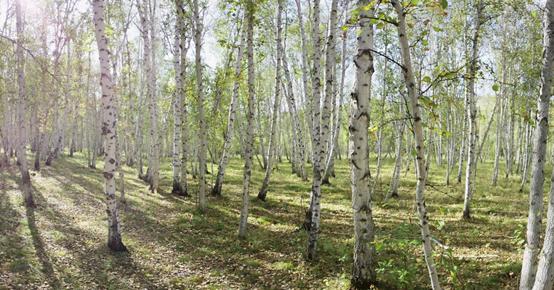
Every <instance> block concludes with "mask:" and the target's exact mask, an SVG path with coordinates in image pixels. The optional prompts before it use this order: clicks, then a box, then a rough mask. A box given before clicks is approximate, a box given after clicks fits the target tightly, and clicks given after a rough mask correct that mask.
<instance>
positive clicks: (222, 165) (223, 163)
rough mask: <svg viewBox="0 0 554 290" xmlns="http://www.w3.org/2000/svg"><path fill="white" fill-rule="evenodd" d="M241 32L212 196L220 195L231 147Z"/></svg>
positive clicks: (242, 47) (237, 88) (237, 95)
mask: <svg viewBox="0 0 554 290" xmlns="http://www.w3.org/2000/svg"><path fill="white" fill-rule="evenodd" d="M241 33H242V35H243V36H242V37H241V43H240V45H239V47H238V51H237V58H236V60H235V68H234V69H235V75H234V77H235V81H234V84H233V94H232V96H231V104H229V114H228V118H227V128H226V129H225V139H224V141H223V151H222V152H221V157H220V159H219V164H218V167H217V177H216V179H215V184H214V187H213V188H212V195H213V196H221V188H222V185H223V177H224V176H225V169H226V167H227V163H228V161H229V150H230V149H231V142H232V141H233V133H234V126H235V117H236V110H237V103H238V97H239V84H240V75H241V71H242V70H241V68H242V66H241V64H242V55H243V51H244V36H245V33H244V32H241Z"/></svg>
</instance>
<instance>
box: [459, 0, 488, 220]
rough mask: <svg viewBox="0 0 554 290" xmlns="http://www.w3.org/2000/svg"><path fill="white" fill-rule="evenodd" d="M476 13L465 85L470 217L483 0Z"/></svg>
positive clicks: (466, 203) (467, 213) (466, 191)
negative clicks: (476, 88) (467, 76)
mask: <svg viewBox="0 0 554 290" xmlns="http://www.w3.org/2000/svg"><path fill="white" fill-rule="evenodd" d="M476 8H477V15H476V18H475V28H474V30H475V32H474V35H473V39H472V53H471V59H470V61H469V71H468V75H469V79H468V80H467V87H466V102H467V109H468V112H467V115H468V117H469V140H468V141H469V142H468V148H467V149H468V150H467V164H466V178H465V187H464V209H463V214H462V216H463V218H464V219H469V218H471V199H472V198H473V191H474V186H475V185H474V181H475V177H474V176H475V172H474V171H475V169H476V166H475V165H476V164H475V163H476V161H477V160H476V158H475V157H476V152H475V149H476V148H475V147H476V144H477V140H478V132H477V106H476V102H475V77H476V75H477V70H478V67H477V61H478V57H479V36H480V30H481V24H482V18H483V15H482V13H483V9H484V6H483V1H482V0H479V2H478V3H477V7H476Z"/></svg>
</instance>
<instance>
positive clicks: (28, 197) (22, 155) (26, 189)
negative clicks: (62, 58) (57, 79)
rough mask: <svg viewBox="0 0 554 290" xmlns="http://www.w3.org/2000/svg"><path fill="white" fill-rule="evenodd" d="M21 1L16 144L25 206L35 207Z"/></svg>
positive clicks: (17, 14) (17, 11)
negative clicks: (29, 158) (29, 159)
mask: <svg viewBox="0 0 554 290" xmlns="http://www.w3.org/2000/svg"><path fill="white" fill-rule="evenodd" d="M21 14H22V12H21V2H20V0H16V1H15V21H16V24H15V25H16V31H17V40H16V48H15V50H16V51H15V56H16V63H17V123H18V124H17V125H18V127H17V129H16V130H17V135H16V140H17V143H16V145H15V147H16V148H15V150H16V155H17V161H18V164H19V172H20V173H21V192H22V193H23V199H24V200H25V206H27V207H28V208H34V207H35V202H34V200H33V191H32V186H31V176H30V175H29V167H28V164H27V156H26V150H25V143H26V138H25V133H26V132H27V128H26V127H27V126H26V124H27V122H26V121H25V107H26V100H25V99H26V92H25V57H24V55H23V44H22V43H21V42H22V41H23V25H24V24H23V16H22V15H21Z"/></svg>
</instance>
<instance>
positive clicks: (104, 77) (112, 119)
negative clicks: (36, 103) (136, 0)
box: [92, 0, 127, 252]
mask: <svg viewBox="0 0 554 290" xmlns="http://www.w3.org/2000/svg"><path fill="white" fill-rule="evenodd" d="M92 5H93V20H94V27H95V30H94V31H95V35H96V43H97V46H98V58H99V60H100V71H101V76H100V86H101V88H102V98H101V101H102V137H103V139H104V151H105V153H104V170H103V171H104V180H105V186H104V190H105V194H106V204H107V210H106V213H107V214H108V247H109V248H110V249H111V250H113V251H118V252H119V251H126V250H127V249H126V247H125V245H123V242H122V240H121V234H120V230H119V217H118V211H117V201H116V198H115V190H116V189H115V171H116V167H117V164H116V143H117V140H116V135H115V130H116V122H117V109H116V103H117V101H116V100H117V99H116V96H115V94H114V91H113V84H112V77H111V72H110V52H109V50H108V38H107V37H106V34H105V25H104V5H105V3H104V1H103V0H94V1H93V3H92Z"/></svg>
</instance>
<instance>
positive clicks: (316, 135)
mask: <svg viewBox="0 0 554 290" xmlns="http://www.w3.org/2000/svg"><path fill="white" fill-rule="evenodd" d="M313 3H314V4H313V9H312V11H313V26H312V40H313V45H314V50H313V56H312V59H313V69H312V86H313V88H312V94H313V95H312V108H311V109H312V155H313V156H312V162H313V165H312V168H313V178H312V192H311V198H310V207H309V209H308V212H307V214H306V217H307V220H306V221H305V223H304V224H305V225H306V224H307V225H308V226H307V227H306V228H308V229H309V234H308V250H307V256H306V258H307V259H308V260H313V259H315V257H316V248H317V239H318V235H319V222H320V214H321V204H320V202H321V178H322V173H323V172H322V170H321V162H322V159H323V158H322V156H324V155H325V146H324V145H323V142H325V140H324V139H322V138H321V122H320V119H321V109H320V106H321V72H320V61H321V56H320V49H321V36H320V31H319V22H320V21H319V19H320V16H319V4H320V0H314V1H313Z"/></svg>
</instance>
